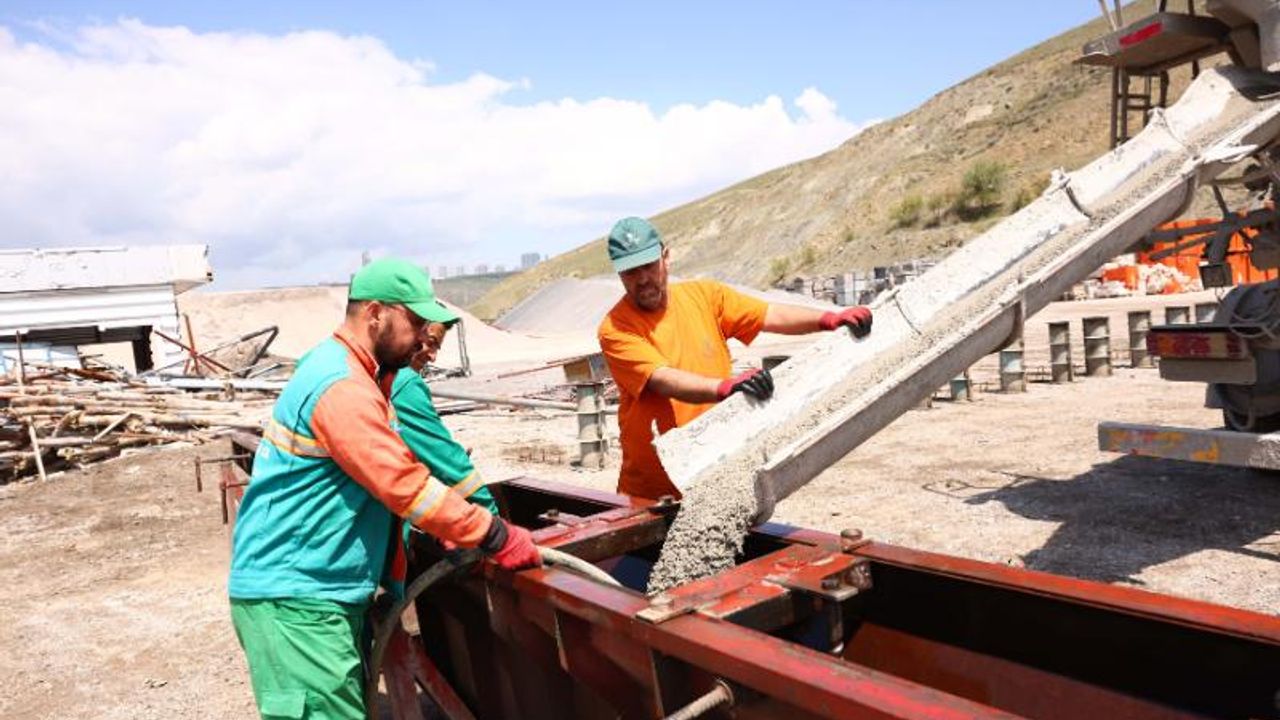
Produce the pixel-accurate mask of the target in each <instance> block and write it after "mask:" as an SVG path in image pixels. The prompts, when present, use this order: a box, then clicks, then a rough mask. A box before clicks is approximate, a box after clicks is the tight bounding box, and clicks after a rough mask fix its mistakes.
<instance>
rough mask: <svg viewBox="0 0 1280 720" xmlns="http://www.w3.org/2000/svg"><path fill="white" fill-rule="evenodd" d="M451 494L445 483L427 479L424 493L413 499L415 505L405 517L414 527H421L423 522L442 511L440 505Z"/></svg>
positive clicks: (410, 506) (411, 505)
mask: <svg viewBox="0 0 1280 720" xmlns="http://www.w3.org/2000/svg"><path fill="white" fill-rule="evenodd" d="M448 493H449V488H448V487H446V486H445V484H444V483H442V482H440V481H439V480H437V479H435V478H427V485H426V487H424V488H422V492H420V493H418V496H417V497H416V498H414V499H413V503H412V504H410V505H409V512H408V513H406V514H405V517H406V518H408V519H409V522H411V523H413V524H414V525H421V524H422V522H423V521H424V520H426V519H428V518H430V517H431V516H432V515H434V514H435V513H436V510H439V509H440V504H441V503H443V502H444V498H445V496H446V495H447V494H448Z"/></svg>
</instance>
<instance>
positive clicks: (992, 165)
mask: <svg viewBox="0 0 1280 720" xmlns="http://www.w3.org/2000/svg"><path fill="white" fill-rule="evenodd" d="M1008 177H1009V171H1008V169H1007V168H1006V167H1005V166H1004V163H1000V162H995V161H989V160H980V161H978V162H976V163H974V164H973V166H972V167H970V168H969V169H968V170H966V171H965V173H964V178H962V179H961V180H960V193H959V194H958V195H956V200H955V204H954V205H953V206H952V209H953V210H954V211H955V213H956V215H958V216H959V217H960V219H961V220H966V221H968V220H978V219H980V218H984V217H986V216H988V215H990V214H991V213H992V212H994V211H995V210H996V208H998V207H999V206H1000V196H1001V195H1002V194H1004V186H1005V183H1006V182H1007V181H1008Z"/></svg>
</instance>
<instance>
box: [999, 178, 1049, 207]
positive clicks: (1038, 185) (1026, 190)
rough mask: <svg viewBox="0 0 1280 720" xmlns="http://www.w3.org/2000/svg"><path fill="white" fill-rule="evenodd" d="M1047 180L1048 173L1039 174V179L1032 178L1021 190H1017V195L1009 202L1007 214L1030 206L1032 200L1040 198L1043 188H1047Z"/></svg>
mask: <svg viewBox="0 0 1280 720" xmlns="http://www.w3.org/2000/svg"><path fill="white" fill-rule="evenodd" d="M1049 180H1050V176H1049V173H1041V174H1040V176H1039V177H1035V178H1032V179H1031V180H1030V181H1028V182H1027V183H1026V184H1024V185H1023V186H1022V187H1021V188H1018V192H1017V194H1016V195H1014V196H1013V199H1012V200H1010V201H1009V212H1011V213H1015V212H1018V211H1019V210H1021V209H1022V208H1024V207H1026V206H1027V205H1029V204H1031V201H1032V200H1035V199H1036V198H1038V197H1040V195H1041V193H1043V192H1044V191H1045V188H1047V187H1049Z"/></svg>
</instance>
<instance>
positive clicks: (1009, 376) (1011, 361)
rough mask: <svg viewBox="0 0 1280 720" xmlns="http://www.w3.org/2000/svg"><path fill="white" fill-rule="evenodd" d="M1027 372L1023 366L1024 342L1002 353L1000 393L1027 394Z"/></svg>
mask: <svg viewBox="0 0 1280 720" xmlns="http://www.w3.org/2000/svg"><path fill="white" fill-rule="evenodd" d="M1026 391H1027V372H1026V370H1025V369H1024V367H1023V364H1022V341H1021V340H1018V341H1017V342H1014V343H1012V344H1010V345H1009V346H1008V347H1006V348H1004V349H1003V350H1001V351H1000V392H1026Z"/></svg>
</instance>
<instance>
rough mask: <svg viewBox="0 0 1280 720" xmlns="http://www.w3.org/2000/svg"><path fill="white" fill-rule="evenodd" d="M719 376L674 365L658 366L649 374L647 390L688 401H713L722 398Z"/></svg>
mask: <svg viewBox="0 0 1280 720" xmlns="http://www.w3.org/2000/svg"><path fill="white" fill-rule="evenodd" d="M719 386H720V379H719V378H709V377H704V376H702V375H698V374H697V373H691V372H689V371H687V370H678V369H676V368H672V367H663V368H658V369H657V370H654V371H653V374H652V375H650V376H649V382H648V383H647V384H646V385H645V386H644V387H645V389H646V390H649V391H650V392H655V393H657V394H659V395H661V396H663V397H669V398H672V399H674V400H681V401H684V402H688V403H713V402H716V401H718V400H719V399H720V396H719V395H718V394H717V393H716V389H717V388H718V387H719Z"/></svg>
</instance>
